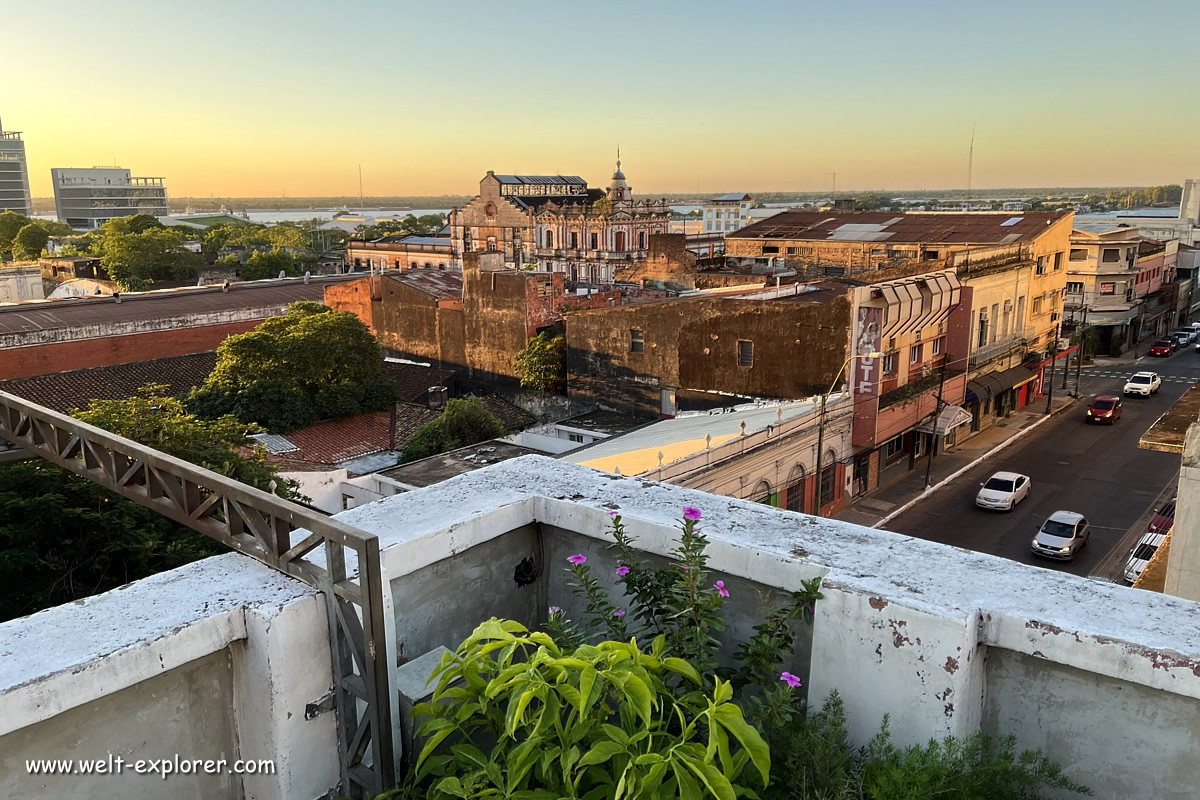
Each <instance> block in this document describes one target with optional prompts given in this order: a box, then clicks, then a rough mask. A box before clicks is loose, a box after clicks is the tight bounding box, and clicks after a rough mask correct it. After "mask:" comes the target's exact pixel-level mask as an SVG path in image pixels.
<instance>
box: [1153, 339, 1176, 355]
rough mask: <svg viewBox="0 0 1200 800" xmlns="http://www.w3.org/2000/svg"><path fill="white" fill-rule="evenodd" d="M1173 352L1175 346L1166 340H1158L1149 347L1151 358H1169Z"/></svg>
mask: <svg viewBox="0 0 1200 800" xmlns="http://www.w3.org/2000/svg"><path fill="white" fill-rule="evenodd" d="M1174 352H1175V346H1174V345H1173V344H1171V343H1170V342H1169V341H1167V340H1166V339H1159V340H1158V341H1157V342H1155V343H1154V344H1152V345H1150V355H1152V356H1164V357H1165V356H1169V355H1171V353H1174Z"/></svg>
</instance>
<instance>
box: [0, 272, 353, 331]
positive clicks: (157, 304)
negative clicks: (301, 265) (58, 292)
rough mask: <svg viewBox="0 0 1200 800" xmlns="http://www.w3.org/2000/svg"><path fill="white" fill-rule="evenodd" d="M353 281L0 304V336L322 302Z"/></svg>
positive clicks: (336, 278) (323, 280) (331, 278)
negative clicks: (329, 289)
mask: <svg viewBox="0 0 1200 800" xmlns="http://www.w3.org/2000/svg"><path fill="white" fill-rule="evenodd" d="M355 277H362V276H361V275H358V276H355V275H336V276H327V277H321V278H313V279H312V280H311V281H310V282H309V283H307V284H305V283H304V282H303V281H302V280H300V279H293V280H290V281H286V282H276V281H270V282H262V283H260V282H258V281H254V282H247V283H234V284H231V285H230V286H229V291H228V292H223V291H221V288H220V287H219V286H204V287H197V288H187V289H169V290H165V291H157V292H138V293H131V294H122V295H121V302H119V303H118V302H116V301H115V300H114V299H113V298H112V297H96V298H91V297H88V298H64V299H61V300H45V301H38V302H32V303H18V304H15V305H0V334H4V333H22V332H27V331H40V330H57V329H61V328H75V327H81V326H87V325H105V324H113V323H120V322H137V321H142V320H152V319H169V318H171V317H183V316H188V315H191V314H212V313H220V312H222V311H237V310H246V309H256V308H263V309H267V308H276V307H279V306H286V305H287V304H288V303H294V302H296V301H298V300H312V301H314V302H317V303H321V302H323V300H324V296H325V286H326V285H328V284H329V283H330V282H333V281H340V280H346V279H350V278H355Z"/></svg>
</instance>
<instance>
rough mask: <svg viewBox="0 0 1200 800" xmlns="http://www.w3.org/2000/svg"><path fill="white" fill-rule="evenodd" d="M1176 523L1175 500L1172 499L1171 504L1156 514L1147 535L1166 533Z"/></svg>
mask: <svg viewBox="0 0 1200 800" xmlns="http://www.w3.org/2000/svg"><path fill="white" fill-rule="evenodd" d="M1174 523H1175V498H1174V497H1172V498H1171V500H1170V502H1169V503H1167V504H1166V505H1165V506H1163V507H1162V508H1160V509H1158V510H1157V511H1155V512H1154V518H1153V519H1152V520H1150V525H1149V527H1147V528H1146V533H1166V532H1167V531H1168V530H1169V529H1170V527H1171V526H1172V525H1173V524H1174Z"/></svg>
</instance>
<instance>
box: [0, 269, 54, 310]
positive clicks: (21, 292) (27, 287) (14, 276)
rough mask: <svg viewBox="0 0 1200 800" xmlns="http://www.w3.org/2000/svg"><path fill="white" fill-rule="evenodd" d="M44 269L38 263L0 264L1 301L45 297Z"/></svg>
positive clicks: (10, 301) (18, 301) (11, 301)
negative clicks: (28, 264)
mask: <svg viewBox="0 0 1200 800" xmlns="http://www.w3.org/2000/svg"><path fill="white" fill-rule="evenodd" d="M45 297H46V293H45V291H44V290H43V288H42V271H41V269H40V268H38V267H37V266H36V265H33V266H28V267H21V266H0V303H20V302H23V301H25V300H42V299H45Z"/></svg>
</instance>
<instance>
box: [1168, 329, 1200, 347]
mask: <svg viewBox="0 0 1200 800" xmlns="http://www.w3.org/2000/svg"><path fill="white" fill-rule="evenodd" d="M1170 338H1172V339H1176V340H1177V341H1178V342H1179V346H1180V347H1186V346H1188V345H1189V344H1191V343H1192V342H1194V341H1196V329H1195V328H1180V329H1179V330H1175V331H1171V336H1170Z"/></svg>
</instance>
